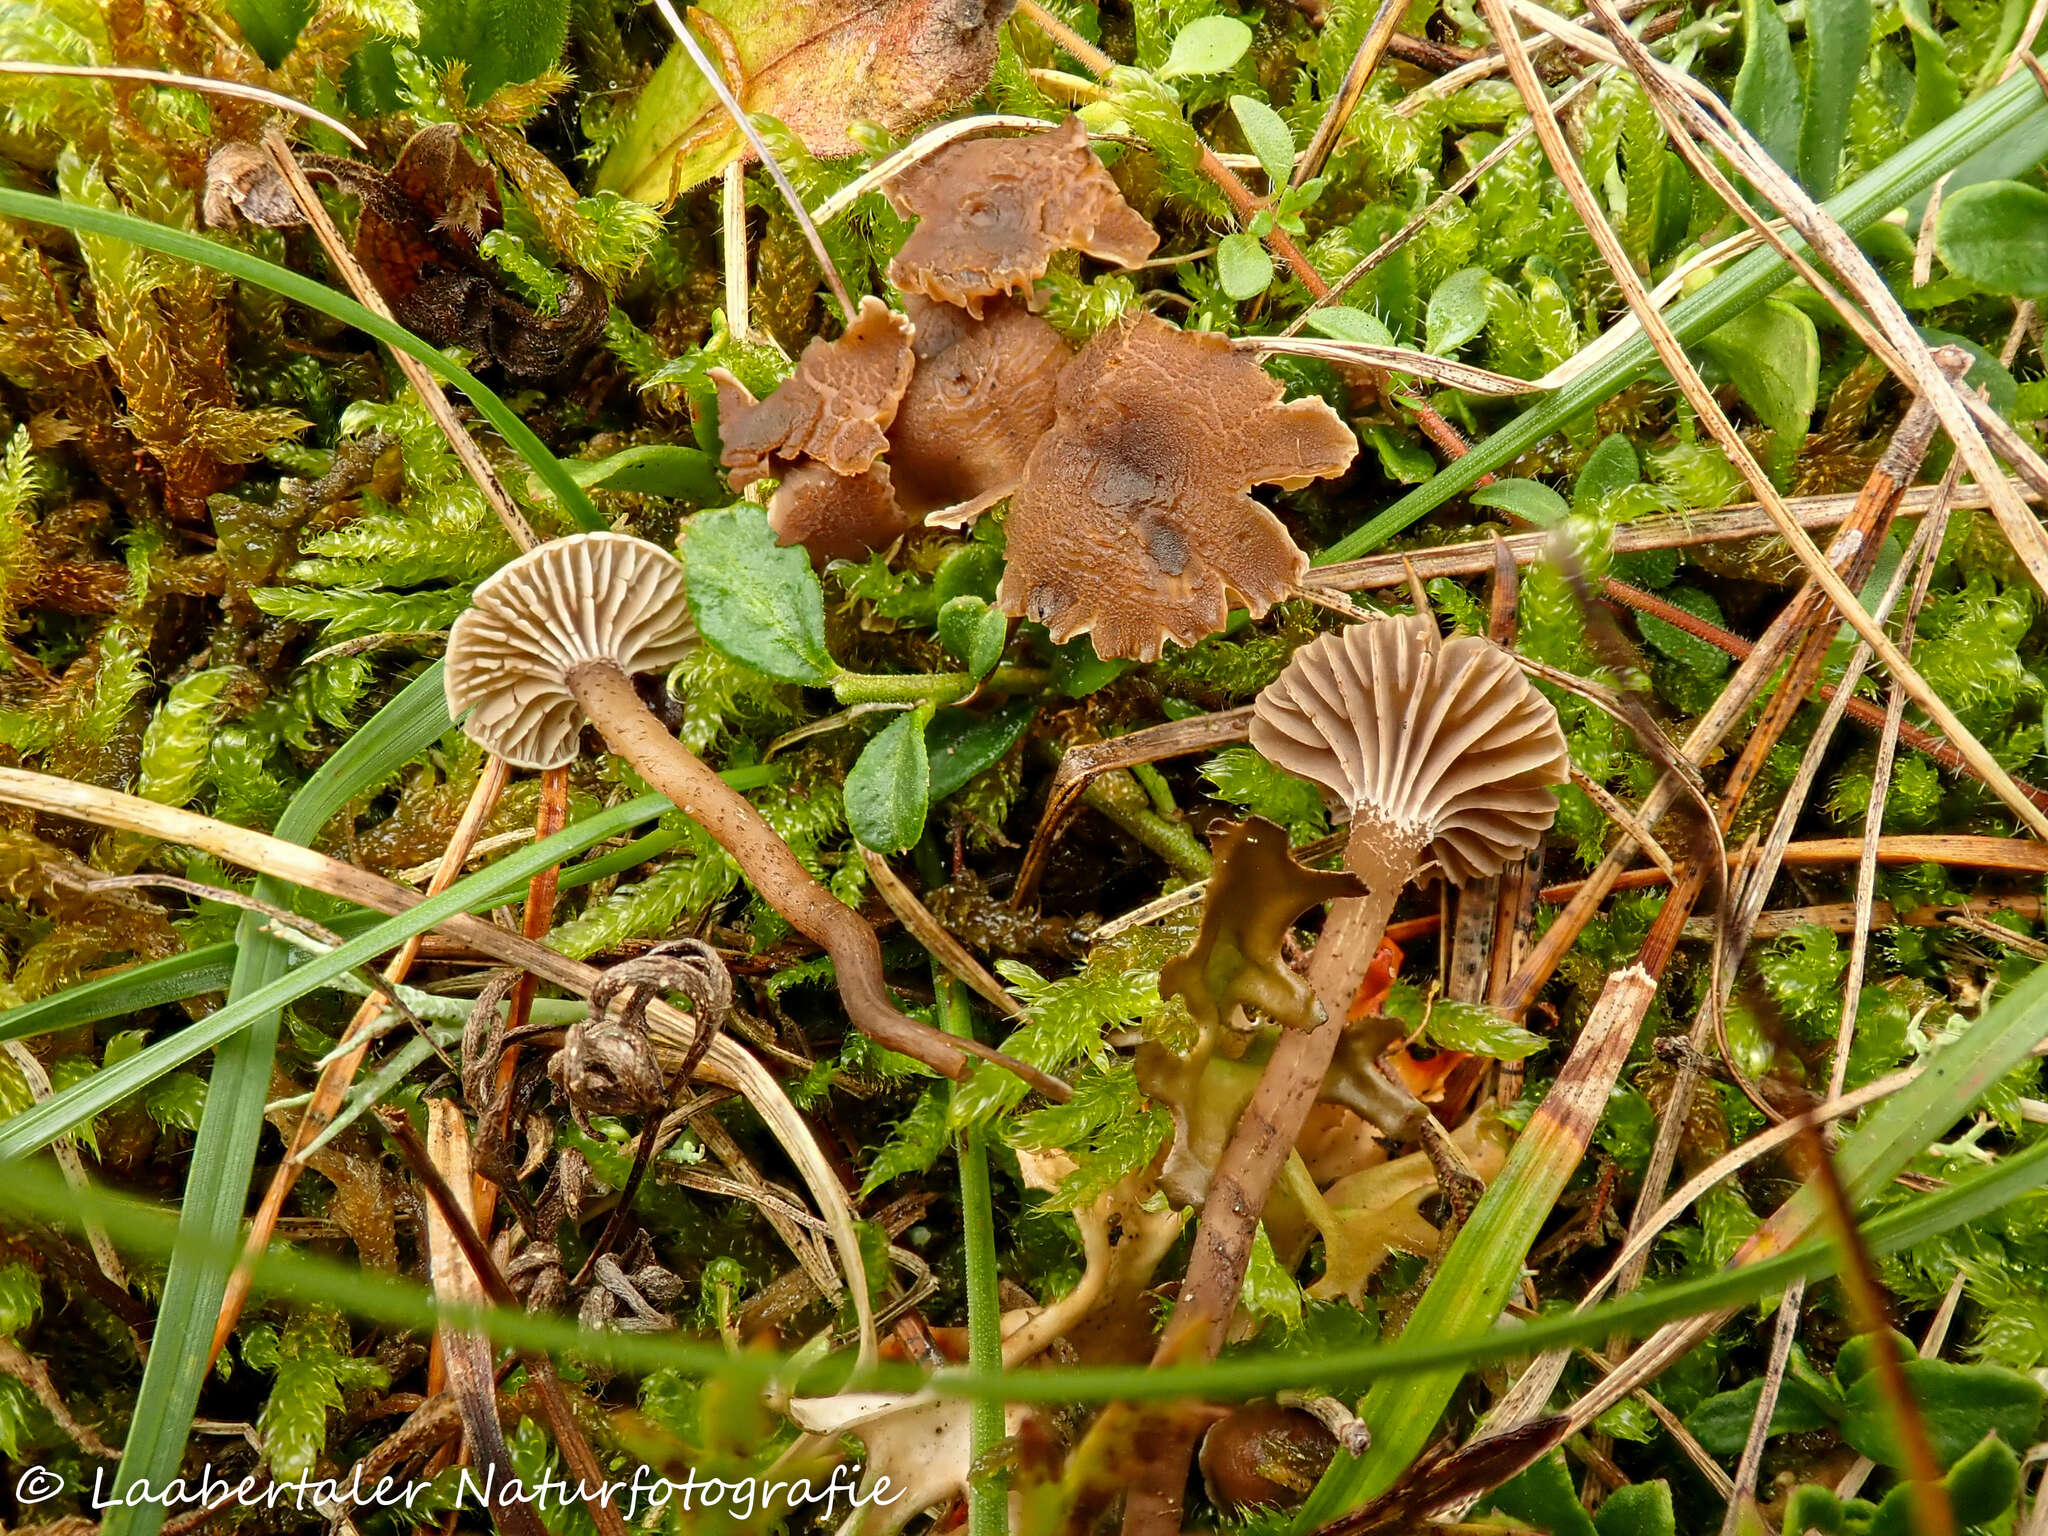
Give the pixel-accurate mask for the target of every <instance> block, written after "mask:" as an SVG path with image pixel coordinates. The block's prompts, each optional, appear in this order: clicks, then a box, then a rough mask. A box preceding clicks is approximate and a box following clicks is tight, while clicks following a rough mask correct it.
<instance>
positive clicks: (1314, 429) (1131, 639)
mask: <svg viewBox="0 0 2048 1536" xmlns="http://www.w3.org/2000/svg"><path fill="white" fill-rule="evenodd" d="M1280 395H1281V388H1280V381H1279V380H1278V379H1276V378H1274V377H1273V376H1272V375H1271V374H1269V373H1267V372H1266V371H1265V370H1264V369H1263V368H1261V367H1260V366H1259V365H1258V363H1257V362H1256V361H1255V360H1254V359H1253V358H1252V357H1250V356H1249V355H1247V354H1246V353H1243V352H1240V351H1238V350H1237V349H1235V348H1233V347H1232V346H1231V344H1230V341H1229V338H1227V337H1224V336H1219V335H1215V334H1213V333H1210V332H1206V331H1182V330H1176V329H1175V328H1174V327H1173V326H1171V325H1168V324H1167V323H1166V322H1165V321H1163V320H1160V319H1158V318H1157V317H1155V316H1152V315H1136V316H1132V317H1130V318H1128V319H1126V320H1124V321H1121V322H1119V323H1118V324H1116V325H1113V326H1111V327H1109V328H1107V329H1105V330H1103V331H1102V332H1100V333H1099V334H1097V335H1096V337H1095V339H1094V340H1092V341H1090V342H1089V343H1088V345H1087V346H1086V347H1085V348H1083V349H1082V351H1081V355H1080V356H1079V357H1077V358H1075V359H1074V361H1073V362H1072V363H1071V364H1069V365H1068V367H1067V370H1066V372H1065V373H1064V374H1062V375H1061V376H1060V383H1059V392H1058V400H1057V406H1056V409H1055V414H1054V419H1053V425H1052V429H1051V430H1050V431H1048V432H1047V433H1046V434H1045V435H1044V436H1043V437H1041V438H1040V439H1039V440H1038V446H1037V447H1036V448H1034V449H1033V450H1032V453H1031V457H1030V459H1029V461H1028V462H1027V463H1026V464H1025V466H1024V479H1023V483H1022V485H1021V486H1020V487H1019V488H1018V490H1017V492H1016V494H1015V495H1014V496H1012V497H1011V500H1010V517H1009V523H1008V525H1007V530H1006V531H1007V534H1008V539H1009V568H1008V569H1007V570H1006V571H1005V572H1004V575H1003V584H1002V588H1001V591H1000V593H999V595H998V601H999V602H1000V603H1001V605H1002V608H1003V611H1004V612H1006V613H1009V614H1012V615H1015V616H1019V617H1025V618H1032V619H1036V620H1038V621H1039V622H1040V623H1042V624H1044V625H1045V626H1046V628H1047V629H1048V630H1050V631H1051V632H1052V638H1053V639H1054V640H1055V641H1056V642H1057V641H1065V640H1069V639H1072V638H1073V637H1074V636H1075V635H1080V634H1086V635H1090V636H1092V637H1093V640H1094V644H1095V650H1096V654H1098V655H1100V656H1103V657H1117V656H1124V657H1132V658H1135V659H1136V660H1139V661H1154V660H1157V659H1158V656H1159V649H1160V646H1161V644H1162V643H1163V642H1164V641H1166V640H1169V639H1171V640H1175V641H1177V642H1179V643H1180V644H1182V645H1193V644H1195V643H1196V642H1197V641H1198V640H1201V639H1202V638H1203V637H1204V636H1206V635H1212V634H1215V633H1217V632H1218V631H1220V630H1221V629H1222V628H1223V626H1224V623H1225V621H1226V619H1227V617H1228V615H1229V611H1230V607H1231V604H1232V603H1233V602H1236V603H1242V604H1243V605H1244V606H1245V607H1246V608H1248V609H1250V610H1251V613H1252V616H1253V617H1254V618H1258V617H1262V616H1263V615H1264V614H1265V613H1266V611H1267V610H1268V609H1269V608H1271V607H1272V606H1273V604H1274V603H1276V602H1279V601H1280V600H1281V599H1282V598H1285V597H1288V596H1291V595H1293V594H1294V593H1295V592H1296V591H1297V590H1298V589H1299V584H1300V581H1301V578H1302V576H1303V575H1305V574H1306V573H1307V570H1308V556H1307V555H1305V554H1303V553H1302V552H1301V550H1300V549H1299V548H1298V547H1296V545H1295V542H1294V540H1293V538H1292V537H1291V536H1290V535H1289V534H1288V532H1287V529H1286V527H1285V526H1284V525H1283V524H1282V523H1281V521H1280V519H1279V518H1277V517H1275V516H1274V515H1273V514H1272V513H1271V512H1270V511H1268V510H1267V509H1266V508H1264V507H1262V506H1260V505H1259V504H1258V503H1257V502H1256V501H1254V500H1252V498H1251V497H1250V496H1248V495H1246V494H1245V493H1246V492H1247V491H1249V490H1250V489H1251V488H1252V487H1253V486H1254V485H1264V484H1272V485H1279V486H1282V487H1285V488H1288V489H1295V488H1298V487H1300V486H1303V485H1306V484H1308V483H1309V482H1310V481H1311V480H1314V479H1318V478H1320V477H1322V476H1326V475H1335V474H1340V473H1342V472H1343V471H1344V470H1345V469H1346V468H1347V467H1349V465H1350V463H1351V460H1352V458H1353V457H1354V456H1355V455H1356V454H1357V452H1358V440H1357V439H1356V438H1355V437H1353V436H1352V435H1351V429H1350V428H1348V427H1346V426H1345V425H1344V423H1343V421H1342V420H1340V419H1339V417H1338V415H1337V413H1336V412H1335V411H1333V410H1331V409H1330V407H1329V406H1328V405H1327V404H1326V403H1324V402H1323V401H1322V400H1321V399H1318V398H1315V397H1313V396H1312V397H1310V398H1307V399H1303V400H1291V401H1287V402H1285V403H1282V401H1281V398H1280Z"/></svg>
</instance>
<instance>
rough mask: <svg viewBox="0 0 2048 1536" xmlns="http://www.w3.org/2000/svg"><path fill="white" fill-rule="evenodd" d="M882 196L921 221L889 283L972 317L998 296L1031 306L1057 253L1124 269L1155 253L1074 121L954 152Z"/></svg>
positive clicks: (1155, 238)
mask: <svg viewBox="0 0 2048 1536" xmlns="http://www.w3.org/2000/svg"><path fill="white" fill-rule="evenodd" d="M882 190H883V194H884V195H885V196H886V197H887V198H888V199H889V201H890V202H891V203H892V204H894V205H895V208H896V211H897V212H898V213H900V214H902V215H903V216H904V217H906V218H915V219H917V220H918V221H919V223H918V226H917V228H916V229H914V230H913V231H911V234H910V238H909V239H908V240H906V241H904V242H903V249H902V250H900V251H898V252H897V253H896V256H895V259H894V260H892V261H891V262H890V263H889V281H890V282H892V283H894V284H895V285H896V286H897V287H898V288H900V289H902V290H903V291H904V292H905V293H921V294H923V295H924V296H925V297H926V298H930V299H938V300H940V301H941V302H942V303H946V304H957V305H959V306H960V307H961V308H962V309H964V310H966V311H967V312H968V313H969V314H971V315H974V316H976V317H979V316H980V314H981V306H982V300H984V299H986V298H989V297H991V296H993V295H995V294H999V293H1014V294H1016V295H1017V297H1019V298H1020V299H1024V300H1026V301H1029V299H1030V298H1031V290H1032V285H1033V284H1035V283H1036V282H1037V281H1038V279H1039V278H1041V277H1043V276H1045V271H1046V268H1047V267H1048V266H1049V265H1050V264H1051V262H1052V255H1053V252H1055V251H1058V250H1074V251H1082V252H1085V253H1086V254H1088V255H1090V256H1094V257H1097V258H1099V259H1100V260H1103V261H1113V262H1115V263H1117V264H1118V265H1119V266H1125V267H1130V266H1136V265H1137V264H1138V263H1139V262H1141V261H1143V260H1144V259H1145V258H1146V257H1148V256H1150V255H1151V254H1152V252H1153V250H1154V248H1156V247H1157V246H1158V244H1159V235H1158V232H1157V231H1156V230H1154V229H1153V228H1152V226H1151V225H1150V224H1148V223H1146V222H1145V220H1144V218H1143V217H1142V216H1141V215H1140V214H1139V213H1138V211H1137V210H1136V209H1135V208H1133V207H1131V205H1130V204H1129V203H1127V202H1125V201H1124V195H1123V193H1122V192H1120V191H1118V190H1117V185H1116V182H1115V180H1114V179H1112V178H1111V176H1110V174H1109V172H1108V171H1107V170H1105V169H1104V168H1103V165H1102V162H1101V161H1099V160H1097V159H1096V158H1095V156H1094V154H1093V153H1092V152H1091V151H1090V150H1089V148H1088V130H1087V129H1086V128H1084V127H1083V126H1082V125H1081V120H1080V119H1079V118H1078V117H1070V118H1068V119H1067V120H1066V122H1065V123H1064V124H1063V125H1061V126H1060V127H1058V128H1056V129H1054V130H1053V131H1052V132H1050V133H1042V134H1035V135H1033V136H1032V137H1030V138H1018V139H971V140H968V141H966V142H964V143H959V144H954V145H951V146H949V147H948V148H946V149H944V150H941V151H940V152H939V153H938V154H935V155H933V156H932V157H931V158H930V159H929V160H925V161H922V162H920V163H919V164H916V165H913V166H911V167H910V168H909V169H908V170H906V171H904V172H903V173H902V174H901V175H899V176H897V177H896V178H895V180H893V181H891V182H889V183H888V184H887V185H886V186H884V188H883V189H882Z"/></svg>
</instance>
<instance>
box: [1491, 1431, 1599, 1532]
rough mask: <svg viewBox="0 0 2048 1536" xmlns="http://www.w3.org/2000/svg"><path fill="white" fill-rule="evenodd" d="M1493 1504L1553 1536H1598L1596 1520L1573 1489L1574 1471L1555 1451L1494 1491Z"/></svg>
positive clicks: (1562, 1455) (1503, 1512) (1558, 1452)
mask: <svg viewBox="0 0 2048 1536" xmlns="http://www.w3.org/2000/svg"><path fill="white" fill-rule="evenodd" d="M1491 1503H1492V1504H1493V1507H1494V1508H1495V1509H1497V1510H1499V1511H1500V1512H1501V1513H1502V1514H1504V1515H1513V1516H1514V1517H1515V1518H1516V1519H1517V1520H1523V1521H1526V1522H1528V1524H1529V1525H1531V1526H1533V1527H1534V1528H1535V1529H1537V1530H1539V1531H1545V1532H1548V1533H1549V1536H1597V1533H1596V1531H1595V1529H1594V1526H1593V1517H1592V1516H1591V1515H1588V1514H1587V1513H1586V1510H1585V1506H1584V1505H1582V1504H1580V1503H1579V1495H1578V1490H1576V1489H1575V1488H1573V1487H1572V1474H1571V1470H1570V1469H1569V1468H1568V1467H1566V1466H1565V1464H1564V1453H1563V1452H1562V1451H1552V1452H1551V1453H1550V1454H1549V1455H1548V1456H1546V1457H1544V1458H1543V1459H1542V1460H1541V1461H1539V1462H1537V1463H1536V1464H1535V1465H1534V1466H1532V1467H1530V1468H1529V1469H1528V1470H1527V1471H1524V1472H1522V1473H1520V1474H1518V1475H1516V1476H1514V1477H1511V1478H1509V1479H1508V1480H1507V1481H1506V1482H1505V1483H1502V1484H1501V1485H1500V1487H1498V1488H1496V1489H1494V1491H1493V1494H1492V1496H1491Z"/></svg>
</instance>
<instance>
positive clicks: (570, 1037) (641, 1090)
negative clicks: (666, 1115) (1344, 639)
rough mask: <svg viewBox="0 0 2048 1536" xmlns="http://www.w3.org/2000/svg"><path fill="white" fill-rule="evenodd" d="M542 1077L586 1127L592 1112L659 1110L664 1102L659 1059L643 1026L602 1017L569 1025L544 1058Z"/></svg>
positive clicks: (614, 1112) (657, 1111)
mask: <svg viewBox="0 0 2048 1536" xmlns="http://www.w3.org/2000/svg"><path fill="white" fill-rule="evenodd" d="M548 1076H549V1077H550V1078H552V1079H553V1080H554V1083H555V1086H556V1087H557V1088H559V1089H561V1090H562V1097H564V1098H565V1099H567V1100H568V1101H569V1111H570V1113H571V1114H572V1115H573V1116H574V1117H575V1119H576V1123H577V1124H578V1125H579V1126H581V1127H583V1128H584V1129H585V1130H586V1131H587V1130H589V1128H590V1117H591V1116H592V1115H646V1114H659V1113H660V1112H661V1110H662V1109H663V1108H665V1107H666V1106H667V1104H668V1096H667V1093H666V1091H665V1089H664V1087H663V1082H662V1075H661V1062H660V1061H659V1060H658V1059H657V1058H656V1056H655V1054H654V1047H653V1046H652V1045H651V1044H649V1043H648V1039H647V1036H646V1034H645V1032H644V1031H641V1030H636V1029H622V1028H620V1027H619V1026H618V1025H617V1024H613V1023H610V1022H609V1021H606V1020H603V1019H584V1020H582V1021H580V1022H579V1023H576V1024H572V1025H570V1026H569V1030H568V1033H567V1034H566V1035H564V1036H563V1038H562V1048H561V1049H560V1050H559V1051H557V1052H555V1054H554V1055H553V1056H551V1057H549V1058H548Z"/></svg>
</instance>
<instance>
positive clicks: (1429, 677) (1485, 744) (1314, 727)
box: [1251, 618, 1570, 885]
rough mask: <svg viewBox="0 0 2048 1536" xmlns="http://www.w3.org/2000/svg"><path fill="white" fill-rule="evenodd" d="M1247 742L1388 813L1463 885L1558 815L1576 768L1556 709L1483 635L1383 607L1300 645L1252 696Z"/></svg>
mask: <svg viewBox="0 0 2048 1536" xmlns="http://www.w3.org/2000/svg"><path fill="white" fill-rule="evenodd" d="M1251 740H1252V746H1253V747H1255V748H1256V749H1257V750H1258V751H1259V753H1260V754H1261V755H1262V756H1264V757H1265V758H1266V759H1267V760H1268V761H1269V762H1272V763H1274V764H1276V765H1278V766H1279V767H1281V768H1284V769H1286V770H1287V771H1288V772H1289V773H1293V774H1298V775H1299V776H1300V777H1302V778H1304V779H1309V780H1312V781H1314V782H1315V783H1317V784H1320V785H1322V786H1323V788H1325V789H1327V790H1329V791H1330V792H1331V793H1332V794H1334V795H1336V796H1337V798H1338V799H1340V800H1342V801H1343V802H1344V803H1345V804H1346V805H1348V806H1349V807H1350V808H1351V812H1352V826H1353V840H1354V843H1355V841H1356V839H1357V837H1358V836H1359V832H1360V829H1361V828H1362V827H1375V826H1376V827H1383V828H1387V829H1390V830H1392V831H1393V832H1394V833H1396V834H1397V835H1401V836H1406V837H1410V838H1412V839H1413V840H1414V841H1416V842H1418V843H1426V844H1427V854H1428V856H1429V857H1431V858H1434V859H1435V860H1436V861H1437V862H1438V863H1439V864H1440V865H1442V866H1443V869H1444V872H1445V873H1446V874H1447V875H1448V876H1449V877H1450V878H1451V880H1452V881H1453V882H1455V883H1457V884H1459V885H1463V884H1465V883H1466V882H1467V881H1470V880H1474V879H1478V878H1481V877H1483V876H1486V875H1491V874H1496V873H1498V872H1499V871H1500V870H1501V869H1502V868H1503V867H1504V866H1505V865H1506V864H1507V862H1508V860H1509V859H1511V858H1513V857H1515V856H1516V855H1517V854H1520V853H1524V852H1526V851H1527V850H1528V849H1530V848H1533V847H1534V846H1535V845H1536V843H1537V841H1538V840H1539V839H1540V838H1541V837H1542V836H1543V833H1544V831H1545V830H1546V829H1547V828H1548V827H1549V826H1550V824H1551V822H1552V821H1553V820H1554V819H1555V818H1556V816H1557V799H1556V797H1555V796H1554V795H1552V794H1551V792H1550V791H1551V788H1552V787H1553V786H1555V785H1559V784H1563V783H1564V782H1565V781H1566V778H1567V776H1568V773H1569V769H1570V757H1569V755H1568V754H1567V752H1566V749H1565V740H1564V732H1563V730H1561V729H1560V728H1559V726H1558V723H1557V710H1556V709H1555V708H1554V707H1553V706H1552V705H1551V703H1550V701H1549V700H1548V699H1546V698H1544V697H1543V695H1542V694H1540V693H1538V692H1537V691H1536V689H1535V688H1534V687H1533V686H1532V685H1531V684H1530V682H1529V680H1528V679H1527V678H1526V677H1524V676H1523V675H1522V672H1521V669H1520V668H1518V667H1517V666H1516V665H1515V663H1514V659H1513V658H1512V657H1511V656H1509V655H1508V653H1507V652H1506V651H1504V650H1502V649H1501V648H1500V647H1499V646H1497V645H1495V644H1493V643H1492V642H1491V641H1489V640H1481V639H1478V638H1477V637H1475V636H1470V635H1459V636H1455V637H1453V638H1452V639H1449V640H1444V639H1440V638H1439V637H1438V636H1437V633H1436V629H1435V626H1434V625H1432V624H1431V623H1430V622H1429V621H1428V620H1427V619H1419V618H1403V619H1377V620H1373V621H1371V622H1369V623H1365V624H1354V625H1351V626H1350V627H1349V628H1346V629H1343V630H1340V631H1338V632H1337V633H1335V634H1328V635H1323V636H1321V637H1320V638H1318V639H1316V640H1314V641H1311V642H1310V643H1309V644H1307V645H1305V646H1303V647H1302V648H1301V649H1300V650H1298V651H1296V652H1295V653H1294V657H1293V659H1292V660H1291V661H1289V662H1288V664H1287V670H1286V671H1284V672H1282V673H1281V674H1280V676H1279V677H1278V678H1276V679H1275V680H1274V681H1273V682H1272V683H1271V684H1270V685H1268V686H1267V687H1266V688H1265V689H1264V690H1263V691H1262V692H1261V693H1260V694H1259V697H1258V702H1257V703H1256V705H1255V706H1254V712H1253V715H1252V728H1251Z"/></svg>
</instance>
